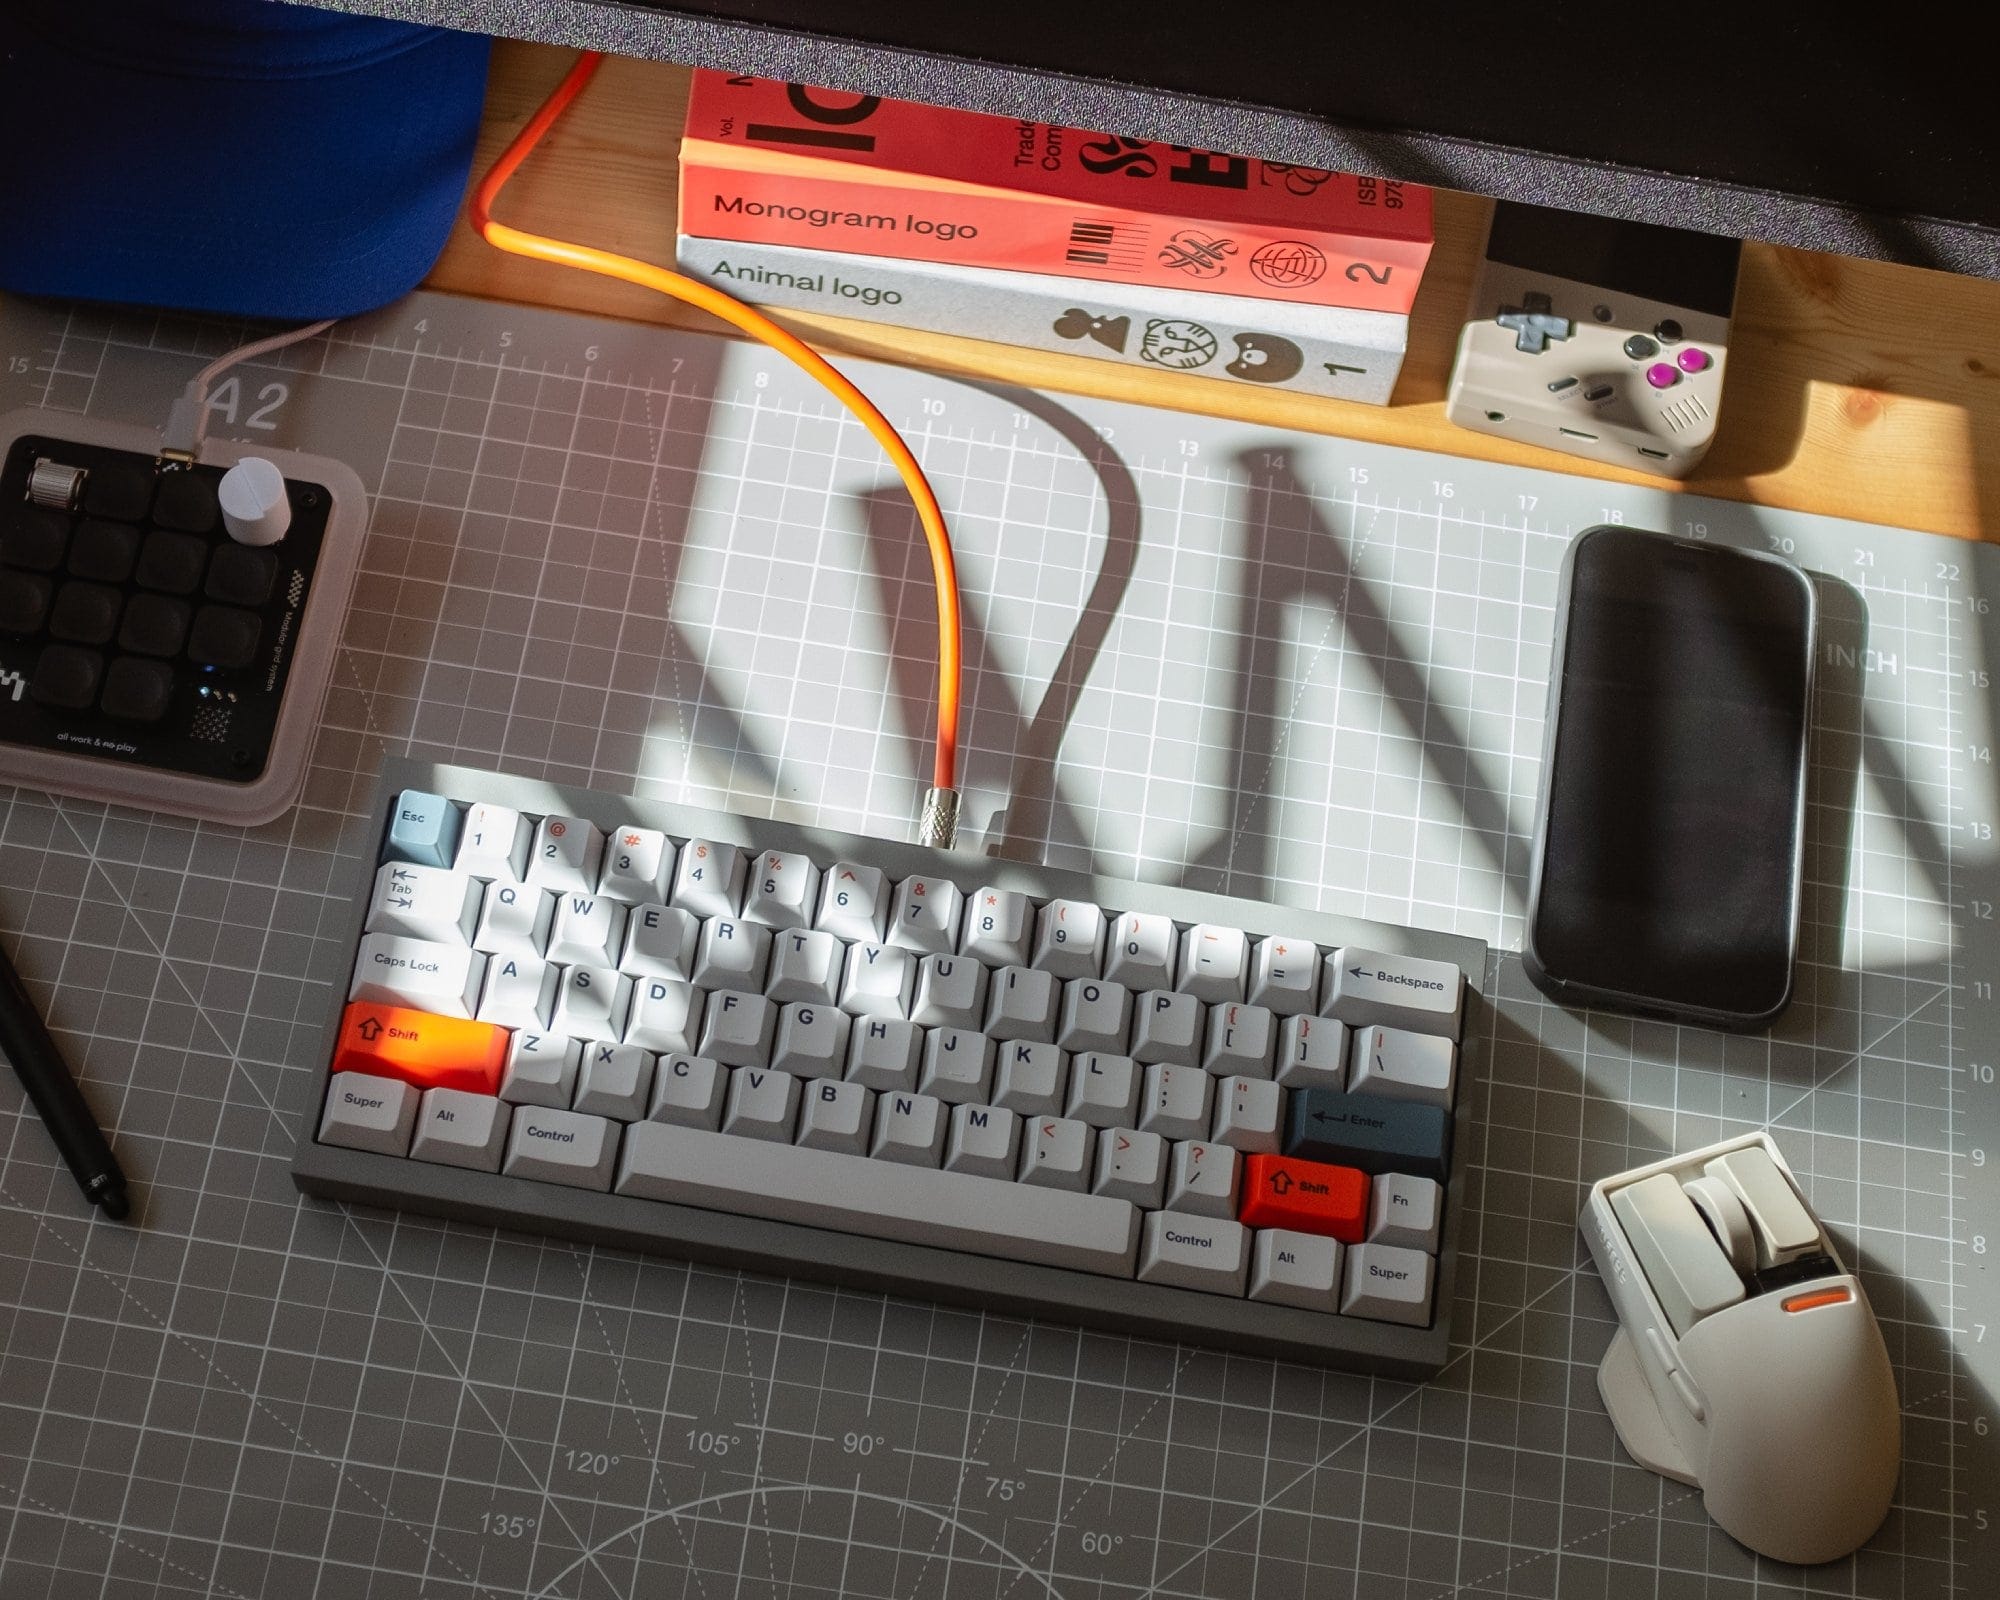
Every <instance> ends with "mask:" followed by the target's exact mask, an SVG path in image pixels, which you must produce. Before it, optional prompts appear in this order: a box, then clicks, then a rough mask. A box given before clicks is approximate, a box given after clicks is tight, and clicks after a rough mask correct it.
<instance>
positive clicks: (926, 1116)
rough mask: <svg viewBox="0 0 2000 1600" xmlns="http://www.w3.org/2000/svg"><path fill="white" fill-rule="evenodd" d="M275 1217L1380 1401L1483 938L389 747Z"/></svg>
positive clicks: (1416, 1356)
mask: <svg viewBox="0 0 2000 1600" xmlns="http://www.w3.org/2000/svg"><path fill="white" fill-rule="evenodd" d="M376 820H377V823H378V828H377V829H376V831H375V834H374V843H375V845H376V847H375V848H371V850H370V853H369V854H368V856H367V858H366V859H365V860H363V861H361V862H359V863H358V864H357V865H356V867H355V870H354V872H353V875H352V879H351V882H350V883H349V885H348V890H349V893H348V905H347V907H346V919H347V920H346V924H345V927H344V929H343V944H342V957H341V963H340V966H339V968H338V970H337V972H336V973H335V974H334V982H333V983H332V985H331V989H332V993H331V994H330V996H329V1001H328V1006H327V1012H326V1018H325V1023H324V1028H323V1034H322V1038H321V1041H320V1046H319V1049H318V1051H317V1054H316V1056H315V1058H314V1064H315V1070H314V1071H313V1072H312V1073H310V1074H302V1075H301V1077H302V1078H303V1079H305V1080H306V1081H305V1082H304V1083H303V1084H302V1095H303V1098H302V1099H301V1101H300V1103H299V1104H298V1106H297V1108H296V1109H297V1110H298V1112H299V1127H300V1137H299V1143H298V1147H297V1153H296V1156H295V1158H294V1162H293V1169H292V1170H293V1176H294V1179H295V1181H296V1182H297V1184H298V1186H299V1187H300V1188H301V1189H302V1190H304V1191H306V1192H308V1193H311V1194H317V1195H323V1196H328V1197H332V1198H338V1199H346V1200H354V1201H361V1202H366V1203H372V1204H380V1205H388V1206H395V1207H403V1208H407V1209H410V1210H415V1211H423V1212H429V1213H434V1214H438V1215H442V1216H447V1217H455V1218H460V1219H464V1220H467V1221H471V1222H476V1223H484V1224H492V1225H497V1226H502V1227H510V1228H520V1229H527V1230H531V1231H536V1232H540V1233H544V1234H550V1235H555V1236H557V1237H566V1238H573V1239H577V1240H580V1241H588V1242H597V1243H605V1244H610V1245H616V1246H621V1247H626V1248H634V1249H640V1250H650V1251H657V1252H661V1253H666V1254H672V1255H678V1256H683V1257H687V1258H690V1259H696V1260H702V1261H708V1262H715V1263H721V1264H725V1265H728V1266H732V1267H740V1268H744V1269H749V1270H755V1271H765V1272H775V1273H785V1274H792V1275H797V1276H804V1277H812V1278H818V1279H825V1280H830V1281H833V1282H837V1283H841V1284H844V1285H848V1286H851V1287H856V1288H866V1289H874V1290H883V1291H888V1292H891V1293H898V1294H905V1295H916V1296H921V1297H924V1298H929V1299H933V1300H939V1301H945V1302H949V1303H954V1304H968V1305H976V1306H982V1307H986V1308H990V1309H994V1310H997V1311H1002V1312H1005V1313H1008V1314H1012V1315H1024V1316H1036V1317H1048V1318H1055V1319H1060V1320H1065V1321H1070V1322H1077V1323H1085V1324H1090V1325H1095V1326H1100V1327H1105V1328H1110V1329H1115V1330H1118V1331H1122V1332H1130V1333H1138V1334H1144V1335H1148V1336H1152V1337H1159V1338H1166V1339H1171V1340H1185V1341H1189V1342H1193V1343H1199V1344H1208V1345H1215V1346H1219V1347H1223V1348H1228V1349H1237V1350H1244V1351H1252V1352H1258V1353H1263V1354H1271V1355H1278V1356H1283V1357H1286V1358H1289V1359H1294V1360H1304V1361H1310V1362H1316V1363H1321V1364H1329V1365H1337V1366H1343V1367H1348V1368H1353V1369H1357V1370H1365V1371H1373V1372H1381V1373H1385V1374H1389V1375H1394V1376H1401V1377H1411V1378H1421V1377H1426V1376H1429V1375H1430V1374H1432V1373H1434V1372H1435V1371H1436V1370H1437V1369H1438V1368H1439V1367H1440V1366H1441V1365H1442V1364H1443V1362H1444V1360H1445V1358H1446V1355H1447V1352H1448V1348H1449V1343H1450V1328H1449V1312H1450V1309H1451V1303H1452V1286H1453V1275H1454V1268H1455V1265H1456V1260H1457V1239H1458V1235H1459V1231H1460V1224H1461V1221H1462V1212H1463V1209H1464V1182H1465V1180H1464V1171H1465V1148H1464V1146H1465V1141H1464V1140H1463V1139H1462V1138H1456V1137H1454V1118H1455V1114H1456V1112H1457V1109H1458V1108H1459V1107H1461V1106H1463V1105H1464V1104H1465V1103H1466V1096H1467V1084H1468V1080H1469V1078H1470V1077H1471V1076H1472V1074H1473V1073H1474V1072H1475V1071H1476V1069H1477V1065H1478V1063H1477V1060H1476V1054H1477V1051H1476V1043H1477V1040H1478V1038H1479V1029H1478V1028H1477V1027H1476V1026H1474V1025H1472V1024H1473V1019H1474V1018H1475V1017H1476V1014H1477V1010H1478V1008H1479V1006H1480V1005H1481V1004H1482V1003H1483V1002H1482V1000H1481V992H1482V985H1483V982H1484V974H1485V958H1486V947H1485V945H1484V944H1483V943H1482V942H1480V941H1478V940H1476V939H1468V938H1462V937H1458V936H1454V935H1447V934H1439V933H1432V932H1426V931H1424V930H1420V929H1415V928H1406V927H1398V926H1392V925H1388V924H1383V923H1378V922H1370V921H1364V920H1360V919H1356V918H1348V917H1342V916H1330V915H1326V914H1323V913H1312V912H1306V911H1300V910H1297V909H1293V908H1288V907H1279V906H1274V905H1267V904H1260V903H1257V902H1254V901H1247V900H1236V899H1228V898H1224V897H1220V896H1216V895H1209V894H1204V893H1200V892H1197V891H1193V890H1188V889H1182V888H1176V887H1172V886H1166V885H1159V884H1149V883H1139V882H1127V881H1121V880H1117V879H1111V878H1105V877H1097V876H1091V875H1087V874H1082V873H1075V872H1067V871H1062V870H1058V869H1054V868H1048V867H1040V866H1033V865H1028V864H1023V863H1018V862H1010V861H1000V860H991V859H987V858H984V857H978V856H972V855H959V854H954V853H951V852H947V851H939V850H932V849H925V848H921V847H919V846H916V845H909V844H899V843H890V842H886V841H883V840H878V839H872V838H868V837H865V836H861V835H855V834H845V833H838V832H832V831H827V830H822V829H814V828H803V827H797V826H793V825H790V824H785V823H778V822H768V821H761V820H757V819H754V818H750V817H743V816H732V815H727V814H723V813H718V812H712V811H705V810H700V809H696V808H693V807H688V806H682V805H676V804H669V803H662V802H658V801H651V800H645V799H639V798H632V797H627V796H621V795H616V794H608V793H600V792H595V791H588V790H582V789H577V788H571V787H566V786H558V785H552V784H548V783H542V782H538V781H533V780H528V779H523V778H518V777H510V776H506V775H503V774H497V773H492V772H483V771H476V770H471V769H466V768H461V767H450V766H442V765H435V764H431V763H427V762H420V761H414V760H409V759H405V758H392V759H391V760H390V761H389V762H388V763H387V764H386V766H385V770H384V772H383V775H382V778H381V784H380V789H379V793H378V799H377V807H376Z"/></svg>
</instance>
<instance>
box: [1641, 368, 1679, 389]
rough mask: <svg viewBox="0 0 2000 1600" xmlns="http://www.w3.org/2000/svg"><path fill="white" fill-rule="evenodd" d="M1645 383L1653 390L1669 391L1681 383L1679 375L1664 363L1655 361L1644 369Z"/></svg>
mask: <svg viewBox="0 0 2000 1600" xmlns="http://www.w3.org/2000/svg"><path fill="white" fill-rule="evenodd" d="M1646 381H1647V382H1648V383H1650V384H1651V385H1652V386H1653V387H1654V388H1655V389H1671V388H1672V387H1673V386H1674V385H1675V384H1677V383H1679V382H1680V381H1681V375H1680V374H1679V373H1678V372H1676V371H1674V369H1673V368H1672V367H1670V366H1668V365H1667V364H1666V362H1664V361H1655V362H1654V363H1653V364H1652V365H1651V366H1650V367H1648V368H1647V369H1646Z"/></svg>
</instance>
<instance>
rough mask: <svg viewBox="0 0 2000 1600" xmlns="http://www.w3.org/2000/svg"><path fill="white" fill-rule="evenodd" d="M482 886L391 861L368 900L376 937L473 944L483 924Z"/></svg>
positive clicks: (437, 869)
mask: <svg viewBox="0 0 2000 1600" xmlns="http://www.w3.org/2000/svg"><path fill="white" fill-rule="evenodd" d="M480 898H481V891H480V887H479V885H478V884H477V883H475V882H474V881H473V880H472V879H471V878H469V877H467V876H466V875H465V874H464V873H462V872H446V871H445V870H444V868H442V867H413V866H411V865H410V864H409V863H408V862H407V861H385V862H383V863H382V865H381V866H379V867H377V868H376V869H375V887H374V890H373V891H372V892H371V893H370V894H369V896H368V920H367V923H366V924H365V926H366V928H367V931H368V932H370V933H399V934H402V935H403V936H404V937H405V938H408V939H427V940H429V941H431V942H432V943H433V944H468V943H470V942H471V940H472V931H473V927H474V925H475V924H476V923H477V921H478V919H479V904H480Z"/></svg>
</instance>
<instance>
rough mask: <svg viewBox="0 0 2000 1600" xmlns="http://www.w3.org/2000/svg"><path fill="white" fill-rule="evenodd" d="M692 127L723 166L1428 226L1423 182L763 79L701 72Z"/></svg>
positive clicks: (1154, 210) (1284, 217) (1254, 216)
mask: <svg viewBox="0 0 2000 1600" xmlns="http://www.w3.org/2000/svg"><path fill="white" fill-rule="evenodd" d="M686 131H687V137H688V138H689V139H690V140H694V141H697V142H701V143H706V144H708V145H710V146H712V147H713V148H712V149H711V151H710V153H709V154H708V155H707V156H706V157H705V159H707V160H709V161H711V162H712V163H713V164H714V165H717V166H729V167H750V166H758V165H763V166H765V167H766V168H767V169H773V170H774V169H775V168H776V166H781V165H787V164H789V166H788V168H787V169H788V170H789V169H790V167H796V169H797V170H800V171H812V170H814V169H822V168H825V167H829V166H830V167H834V168H844V169H846V170H849V171H853V170H855V169H860V168H869V167H873V168H877V169H880V170H882V171H884V172H888V173H896V174H901V175H903V176H904V177H906V178H920V179H923V180H929V181H932V182H940V181H941V182H944V183H965V184H978V185H983V186H987V187H992V188H998V189H1003V190H1009V191H1015V190H1026V191H1030V192H1033V193H1036V194H1041V195H1047V196H1051V197H1055V198H1060V199H1064V200H1068V201H1071V202H1074V203H1077V204H1080V205H1084V206H1088V207H1098V208H1110V209H1112V210H1116V211H1119V212H1128V213H1142V214H1152V215H1166V216H1178V217H1184V218H1186V219H1187V220H1188V221H1189V222H1207V223H1210V224H1216V223H1227V224H1231V225H1254V224H1259V223H1261V224H1264V225H1266V226H1268V227H1270V228H1273V229H1276V230H1278V231H1279V232H1280V233H1281V234H1285V233H1295V232H1297V231H1298V230H1301V229H1315V228H1316V229H1320V230H1323V231H1333V232H1342V233H1352V234H1356V235H1360V236H1363V237H1367V238H1394V239H1406V240H1407V239H1428V238H1429V237H1430V232H1431V195H1430V191H1429V190H1428V189H1426V188H1424V187H1423V186H1422V185H1420V184H1401V183H1393V182H1389V181H1386V180H1383V179H1377V178H1364V177H1358V176H1356V175H1354V174H1351V173H1344V172H1328V171H1324V170H1322V169H1319V168H1312V167H1299V166H1291V165H1286V164H1282V163H1275V162H1269V161H1255V160H1251V159H1249V158H1247V157H1244V156H1232V155H1222V154H1218V153H1216V152H1213V151H1207V150H1194V149H1187V148H1184V147H1180V146H1169V145H1162V144H1156V143H1152V142H1150V141H1147V140H1143V139H1121V138H1116V137H1113V136H1111V135H1108V134H1102V133H1087V132H1084V131H1083V130H1081V129H1077V128H1066V127H1062V126H1059V125H1057V124H1055V123H1047V122H1028V121H1015V120H1013V119H1010V118H1007V117H997V116H990V115H986V114H983V113H979V112H972V111H960V110H956V109H948V108H945V107H942V106H932V105H922V104H919V103H917V102H915V101H909V100H891V99H883V98H881V97H879V96H875V95H858V96H857V95H852V94H839V93H834V92H831V91H827V90H821V89H815V88H813V87H811V86H809V85H804V84H796V83H780V82H776V81H774V80H772V79H768V78H754V77H743V76H731V75H728V74H725V73H721V72H712V71H705V72H696V73H695V74H694V75H693V81H692V83H691V85H690V89H689V95H688V113H687V123H686Z"/></svg>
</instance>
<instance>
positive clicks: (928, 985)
mask: <svg viewBox="0 0 2000 1600" xmlns="http://www.w3.org/2000/svg"><path fill="white" fill-rule="evenodd" d="M985 999H986V969H985V968H984V967H982V966H980V964H979V963H978V962H977V961H974V960H973V959H972V958H971V957H970V956H919V957H918V958H917V986H916V990H915V992H914V994H913V995H912V997H911V1000H910V1020H911V1021H912V1022H914V1023H915V1024H916V1025H917V1026H918V1027H920V1028H976V1027H978V1026H979V1012H980V1007H981V1004H982V1002H984V1000H985Z"/></svg>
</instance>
